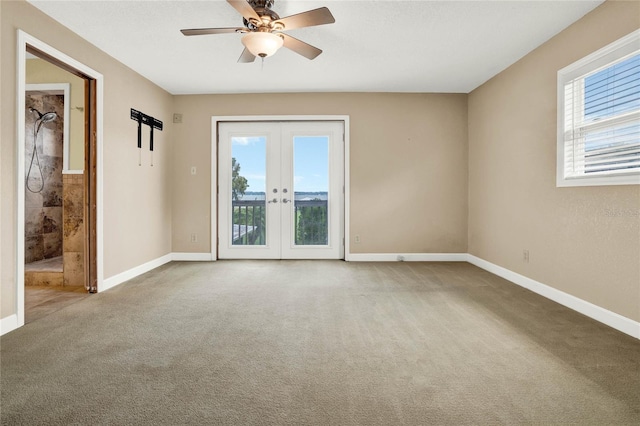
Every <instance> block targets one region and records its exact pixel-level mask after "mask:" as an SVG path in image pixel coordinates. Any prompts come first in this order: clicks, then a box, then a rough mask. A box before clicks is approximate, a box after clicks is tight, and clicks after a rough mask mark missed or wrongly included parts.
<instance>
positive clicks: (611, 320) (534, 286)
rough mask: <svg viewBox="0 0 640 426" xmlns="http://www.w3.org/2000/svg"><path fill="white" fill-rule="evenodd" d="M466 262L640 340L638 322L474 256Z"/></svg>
mask: <svg viewBox="0 0 640 426" xmlns="http://www.w3.org/2000/svg"><path fill="white" fill-rule="evenodd" d="M467 261H468V262H469V263H471V264H473V265H475V266H477V267H479V268H482V269H484V270H486V271H488V272H491V273H492V274H495V275H497V276H499V277H502V278H504V279H506V280H509V281H511V282H512V283H514V284H517V285H519V286H521V287H524V288H526V289H528V290H531V291H533V292H534V293H537V294H539V295H541V296H544V297H546V298H547V299H551V300H553V301H554V302H557V303H559V304H561V305H563V306H566V307H567V308H570V309H573V310H574V311H577V312H580V313H581V314H583V315H586V316H588V317H589V318H592V319H594V320H596V321H599V322H601V323H603V324H606V325H608V326H609V327H612V328H615V329H616V330H618V331H621V332H623V333H625V334H628V335H630V336H632V337H635V338H636V339H640V322H637V321H634V320H632V319H629V318H627V317H623V316H622V315H620V314H616V313H615V312H611V311H609V310H607V309H604V308H601V307H600V306H597V305H594V304H593V303H590V302H587V301H586V300H582V299H580V298H578V297H575V296H572V295H570V294H568V293H565V292H563V291H561V290H558V289H555V288H553V287H549V286H548V285H546V284H542V283H541V282H538V281H536V280H533V279H531V278H528V277H525V276H524V275H520V274H518V273H516V272H513V271H510V270H509V269H506V268H503V267H502V266H498V265H496V264H493V263H491V262H488V261H486V260H484V259H481V258H479V257H476V256H474V255H471V254H468V255H467Z"/></svg>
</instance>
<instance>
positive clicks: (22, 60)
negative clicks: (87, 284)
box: [3, 30, 104, 331]
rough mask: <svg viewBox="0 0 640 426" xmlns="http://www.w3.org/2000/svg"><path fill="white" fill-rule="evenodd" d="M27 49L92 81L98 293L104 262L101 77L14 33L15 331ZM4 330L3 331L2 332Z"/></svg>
mask: <svg viewBox="0 0 640 426" xmlns="http://www.w3.org/2000/svg"><path fill="white" fill-rule="evenodd" d="M27 46H32V47H34V48H36V49H38V50H39V51H41V52H43V53H46V54H47V55H49V56H51V57H53V58H55V59H57V60H58V61H60V62H62V63H64V64H67V65H68V66H70V67H71V68H75V69H76V70H78V71H80V72H81V73H83V74H85V75H86V76H88V77H90V78H92V79H94V80H95V81H96V151H97V152H96V157H97V158H96V166H97V171H96V173H97V176H96V180H97V182H96V185H97V188H96V203H97V209H96V213H97V217H96V228H97V229H96V234H97V235H96V238H97V252H96V261H97V271H96V272H97V281H98V282H97V284H98V291H101V290H102V287H103V281H104V263H103V242H104V238H103V217H104V216H103V202H102V199H103V166H102V162H103V155H102V145H103V135H102V132H103V128H104V121H103V111H104V109H103V102H104V101H103V100H104V78H103V76H102V74H100V73H99V72H97V71H95V70H93V69H91V68H89V67H88V66H86V65H84V64H83V63H81V62H78V61H76V60H75V59H73V58H71V57H70V56H68V55H66V54H64V53H62V52H60V51H59V50H58V49H56V48H54V47H52V46H50V45H48V44H47V43H45V42H43V41H41V40H39V39H37V38H35V37H33V36H32V35H30V34H28V33H26V32H24V31H22V30H18V46H17V65H18V70H17V71H18V75H17V76H16V77H17V96H16V99H17V102H16V114H17V119H18V120H17V122H18V124H17V126H18V128H17V132H16V155H17V159H16V161H17V167H16V191H17V193H16V214H17V216H16V221H17V231H16V232H17V235H16V266H15V275H16V276H15V282H16V299H15V300H16V321H15V324H11V326H13V325H15V328H18V327H22V326H23V325H24V311H25V308H24V227H25V223H24V221H25V220H24V211H25V196H24V190H25V188H24V186H25V182H24V172H25V165H24V163H25V146H24V142H25V130H24V125H25V124H24V123H25V111H24V110H25V102H26V96H25V91H26V60H27V58H26V56H27V55H26V53H27ZM3 331H4V330H3Z"/></svg>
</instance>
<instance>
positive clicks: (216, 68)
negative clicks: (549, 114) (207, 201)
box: [29, 0, 602, 94]
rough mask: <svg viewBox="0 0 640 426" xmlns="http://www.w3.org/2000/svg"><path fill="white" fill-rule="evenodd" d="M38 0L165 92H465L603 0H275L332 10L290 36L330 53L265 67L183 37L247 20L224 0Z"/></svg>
mask: <svg viewBox="0 0 640 426" xmlns="http://www.w3.org/2000/svg"><path fill="white" fill-rule="evenodd" d="M29 2H30V3H31V4H33V5H34V6H36V7H37V8H39V9H41V10H42V11H43V12H44V13H46V14H47V15H49V16H51V17H52V18H54V19H55V20H57V21H59V22H60V23H62V24H63V25H65V26H66V27H68V28H70V29H71V30H72V31H74V32H75V33H77V34H79V35H80V36H81V37H83V38H85V39H86V40H88V41H89V42H91V43H93V44H94V45H96V46H97V47H99V48H100V49H102V50H103V51H105V52H107V53H108V54H109V55H111V56H113V57H114V58H116V59H118V60H119V61H121V62H122V63H124V64H126V65H127V66H129V67H130V68H132V69H134V70H135V71H137V72H138V73H140V74H142V75H143V76H145V77H147V78H148V79H149V80H151V81H153V82H155V83H156V84H158V85H159V86H160V87H162V88H164V89H165V90H167V91H168V92H170V93H172V94H196V93H265V92H449V93H468V92H470V91H471V90H473V89H474V88H476V87H478V86H479V85H481V84H482V83H484V82H485V81H487V80H488V79H489V78H491V77H492V76H494V75H496V74H497V73H499V72H500V71H502V70H504V69H505V68H507V67H508V66H509V65H511V64H513V63H514V62H516V61H517V60H518V59H520V58H521V57H523V56H524V55H526V54H527V53H528V52H530V51H531V50H533V49H535V48H536V47H537V46H539V45H540V44H542V43H543V42H545V41H546V40H548V39H549V38H551V37H552V36H554V35H555V34H557V33H558V32H560V31H561V30H562V29H564V28H566V27H567V26H569V25H570V24H572V23H573V22H575V21H576V20H578V19H580V18H581V17H582V16H584V15H585V14H586V13H588V12H589V11H590V10H592V9H593V8H595V7H596V6H598V5H599V4H600V3H602V0H596V1H587V0H582V1H567V0H555V1H524V0H514V1H486V0H484V1H483V0H475V1H424V0H422V1H416V0H414V1H397V0H392V1H380V0H374V1H370V0H351V1H342V0H322V1H315V0H313V1H311V0H309V1H308V0H296V1H286V0H276V1H275V4H274V7H273V9H274V10H275V11H276V12H277V13H278V14H279V15H280V16H281V17H285V16H288V15H292V14H296V13H300V12H303V11H306V10H309V9H315V8H318V7H322V6H327V7H328V8H329V9H330V10H331V12H332V13H333V15H334V17H335V19H336V22H335V24H330V25H322V26H317V27H309V28H301V29H297V30H292V31H290V32H289V34H291V35H292V36H294V37H296V38H299V39H301V40H303V41H306V42H307V43H310V44H312V45H314V46H317V47H319V48H320V49H322V50H323V51H324V52H323V53H322V54H321V55H320V56H319V57H318V58H316V59H315V60H313V61H310V60H308V59H306V58H304V57H302V56H299V55H297V54H295V53H293V52H291V51H289V50H287V49H281V50H280V51H278V52H277V53H276V54H275V55H274V56H272V57H270V58H267V59H266V60H265V61H264V64H262V63H261V61H260V60H259V59H258V60H256V61H255V62H254V63H250V64H239V63H237V62H236V61H237V59H238V57H239V56H240V53H241V52H242V49H243V46H242V44H241V42H240V38H241V35H240V34H220V35H208V36H198V37H185V36H183V35H182V34H181V33H180V29H182V28H200V27H236V26H242V17H241V16H240V15H239V14H238V13H237V12H236V11H235V9H233V8H232V7H231V6H230V5H229V4H228V3H227V2H226V1H224V0H207V1H203V0H201V1H186V0H184V1H183V0H156V1H140V0H137V1H135V0H129V1H114V0H102V1H100V0H98V1H96V0H93V1H78V0H74V1H68V0H67V1H54V0H29ZM43 41H45V42H46V40H43ZM54 47H57V48H58V49H60V50H64V46H54Z"/></svg>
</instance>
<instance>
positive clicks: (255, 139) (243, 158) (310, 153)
mask: <svg viewBox="0 0 640 426" xmlns="http://www.w3.org/2000/svg"><path fill="white" fill-rule="evenodd" d="M266 155H267V138H266V137H264V136H246V137H233V138H232V154H231V156H232V157H233V158H235V159H236V162H237V163H238V164H240V176H244V177H245V178H246V179H247V183H248V185H249V186H248V188H247V190H246V192H267V191H266V188H265V184H266ZM293 157H294V168H293V170H294V177H293V179H294V190H295V192H327V191H328V187H329V177H328V173H329V162H328V138H327V137H326V136H296V137H294V153H293Z"/></svg>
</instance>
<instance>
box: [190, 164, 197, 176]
mask: <svg viewBox="0 0 640 426" xmlns="http://www.w3.org/2000/svg"><path fill="white" fill-rule="evenodd" d="M191 174H192V175H195V174H196V166H191Z"/></svg>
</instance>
